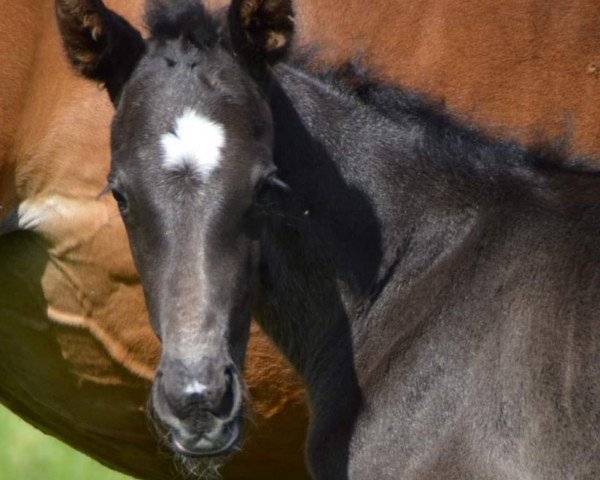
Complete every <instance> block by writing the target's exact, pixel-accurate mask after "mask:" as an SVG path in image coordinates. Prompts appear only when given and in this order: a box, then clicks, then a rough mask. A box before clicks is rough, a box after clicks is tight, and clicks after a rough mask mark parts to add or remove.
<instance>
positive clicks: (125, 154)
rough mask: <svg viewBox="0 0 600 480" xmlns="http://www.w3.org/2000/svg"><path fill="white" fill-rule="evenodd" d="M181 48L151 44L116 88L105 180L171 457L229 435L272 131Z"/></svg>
mask: <svg viewBox="0 0 600 480" xmlns="http://www.w3.org/2000/svg"><path fill="white" fill-rule="evenodd" d="M181 45H182V44H181V42H180V41H179V40H177V39H176V40H172V41H169V42H167V43H165V44H162V45H160V46H159V45H151V47H150V50H149V54H148V55H147V56H146V57H144V58H143V59H142V60H141V62H140V64H139V66H138V68H137V70H136V72H135V74H134V75H133V77H132V78H131V80H130V81H129V82H128V83H127V85H126V86H125V88H124V90H123V92H122V96H121V101H120V104H119V107H118V110H117V114H116V116H115V119H114V123H113V130H112V134H113V157H112V170H111V173H110V177H109V179H110V186H111V188H112V190H113V193H114V195H115V197H116V199H117V200H118V201H119V204H120V208H121V212H122V214H123V218H124V220H125V224H126V227H127V231H128V234H129V238H130V243H131V247H132V250H133V254H134V258H135V261H136V265H137V268H138V270H139V272H140V275H141V278H142V283H143V285H144V289H145V294H146V299H147V303H148V307H149V312H150V318H151V321H152V324H153V327H154V329H155V330H156V332H157V334H158V335H159V336H160V338H161V340H162V345H163V354H162V358H161V361H160V365H159V368H158V372H157V375H156V379H155V381H154V384H153V388H152V406H153V408H154V413H155V416H156V417H157V418H158V419H159V420H160V422H161V423H162V424H164V425H165V426H166V427H168V429H169V430H170V432H171V433H172V435H173V442H174V445H175V447H176V448H177V449H178V450H180V451H181V452H183V453H188V454H204V455H206V454H218V453H222V452H224V451H226V450H228V449H229V448H230V447H231V446H232V445H233V444H234V443H235V441H236V439H237V437H238V433H239V423H240V416H241V415H240V410H241V403H242V388H241V384H242V380H241V379H240V373H239V372H240V371H241V370H242V363H243V358H244V353H245V347H246V342H247V337H248V330H249V324H250V314H251V298H252V292H253V287H254V283H255V282H254V279H255V277H256V269H257V260H258V252H257V244H256V243H257V242H256V240H255V238H256V237H255V235H254V233H255V232H256V231H257V229H258V228H259V225H258V222H259V221H260V220H259V215H258V214H257V212H256V211H255V208H256V206H255V198H256V195H257V193H258V192H259V191H260V190H261V188H262V187H261V186H262V185H263V182H264V181H265V179H266V178H267V177H268V176H269V175H270V174H271V173H272V172H273V171H274V167H273V164H272V163H271V144H272V135H271V130H272V127H271V118H270V113H269V110H268V108H267V104H266V102H265V100H264V99H263V98H262V96H261V94H260V92H259V89H258V87H257V86H256V84H255V82H254V81H253V80H252V79H251V77H250V76H249V74H247V73H246V72H245V71H244V70H243V69H242V68H241V67H240V66H239V65H238V64H237V63H236V62H235V61H234V59H233V58H232V56H231V54H230V53H228V51H226V50H225V49H224V48H223V47H221V46H219V45H215V46H213V47H211V48H210V49H206V50H200V49H197V48H195V47H193V46H190V47H189V50H188V51H182V46H181Z"/></svg>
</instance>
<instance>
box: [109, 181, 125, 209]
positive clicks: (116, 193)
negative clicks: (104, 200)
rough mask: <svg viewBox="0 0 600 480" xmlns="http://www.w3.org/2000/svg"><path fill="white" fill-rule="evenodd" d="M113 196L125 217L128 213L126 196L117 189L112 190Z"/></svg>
mask: <svg viewBox="0 0 600 480" xmlns="http://www.w3.org/2000/svg"><path fill="white" fill-rule="evenodd" d="M111 192H112V196H113V198H114V199H115V201H116V202H117V205H118V207H119V211H120V212H121V215H125V214H126V213H127V199H126V198H125V196H124V195H123V194H122V193H121V192H119V191H118V190H116V189H114V188H113V189H112V190H111Z"/></svg>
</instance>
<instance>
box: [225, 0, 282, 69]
mask: <svg viewBox="0 0 600 480" xmlns="http://www.w3.org/2000/svg"><path fill="white" fill-rule="evenodd" d="M229 33H230V36H231V42H232V44H233V48H234V50H235V52H236V53H237V54H238V55H239V56H240V57H241V58H242V59H243V60H244V61H245V62H247V63H248V64H250V65H251V66H259V67H262V66H264V65H265V64H274V63H275V62H277V61H278V60H280V59H281V58H282V57H283V56H284V55H285V53H286V52H287V50H288V48H289V46H290V42H291V39H292V35H293V33H294V12H293V10H292V1H291V0H232V2H231V6H230V7H229Z"/></svg>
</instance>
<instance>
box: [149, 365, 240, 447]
mask: <svg viewBox="0 0 600 480" xmlns="http://www.w3.org/2000/svg"><path fill="white" fill-rule="evenodd" d="M219 365H222V364H219V363H218V362H214V361H212V362H210V361H207V360H204V361H200V362H195V363H194V364H192V365H185V364H184V363H183V362H181V361H178V360H175V361H168V360H165V361H161V366H160V367H159V370H158V372H157V374H156V378H155V380H154V384H153V385H152V397H151V399H152V401H151V408H152V409H153V419H154V420H155V421H158V424H159V425H158V426H159V428H163V429H166V430H168V432H169V434H170V436H171V439H172V446H173V449H174V450H175V451H176V452H178V453H181V454H183V455H187V456H194V457H199V456H215V455H226V454H227V453H229V452H230V451H231V450H232V449H233V448H234V447H235V445H236V444H237V442H238V440H239V437H240V430H241V408H242V387H241V379H240V378H239V375H238V374H237V373H236V371H235V370H234V369H233V368H232V366H227V367H222V366H219ZM155 423H156V422H155Z"/></svg>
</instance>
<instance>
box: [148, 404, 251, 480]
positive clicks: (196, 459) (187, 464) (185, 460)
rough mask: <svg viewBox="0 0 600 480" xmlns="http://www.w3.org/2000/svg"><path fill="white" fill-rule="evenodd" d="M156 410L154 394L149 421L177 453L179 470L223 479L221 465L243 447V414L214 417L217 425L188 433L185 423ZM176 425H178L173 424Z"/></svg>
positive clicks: (163, 441) (207, 477)
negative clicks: (229, 418)
mask: <svg viewBox="0 0 600 480" xmlns="http://www.w3.org/2000/svg"><path fill="white" fill-rule="evenodd" d="M159 410H160V407H159V408H158V409H157V407H156V405H155V401H154V400H153V395H150V396H149V400H148V413H149V418H150V421H151V423H152V425H153V427H154V429H155V431H156V434H157V435H158V437H159V438H160V440H161V443H162V444H163V445H164V446H165V447H166V448H168V449H170V450H172V451H173V452H174V453H175V458H176V461H177V464H178V467H179V469H180V470H181V472H180V473H182V474H185V476H191V477H196V478H198V477H199V478H206V479H210V478H220V477H219V475H218V470H219V468H220V467H221V466H222V465H224V464H226V463H227V462H228V461H229V459H230V457H231V456H232V455H233V454H234V453H235V452H237V451H238V450H239V449H240V440H241V430H242V414H241V411H240V412H239V413H238V415H236V416H235V417H234V418H233V419H231V420H229V421H222V420H219V419H214V421H213V422H214V425H215V426H214V428H211V429H202V431H203V433H201V434H187V433H186V430H188V429H186V428H185V427H184V424H183V423H182V422H181V421H180V420H177V419H175V418H174V417H172V416H170V415H168V414H167V415H166V420H165V419H163V417H165V415H164V414H161V412H160V411H159ZM173 425H177V427H175V426H173Z"/></svg>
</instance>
